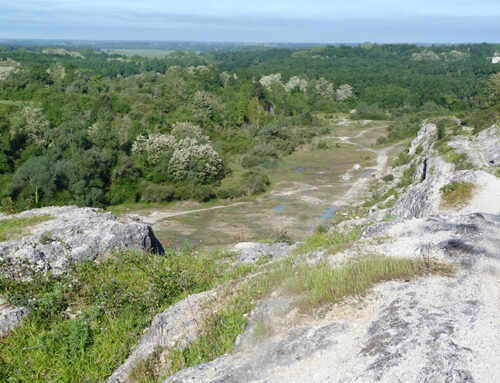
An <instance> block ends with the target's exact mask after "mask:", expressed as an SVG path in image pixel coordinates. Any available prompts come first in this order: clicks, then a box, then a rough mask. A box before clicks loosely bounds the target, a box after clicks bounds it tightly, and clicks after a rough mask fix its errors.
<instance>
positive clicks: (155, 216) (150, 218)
mask: <svg viewBox="0 0 500 383" xmlns="http://www.w3.org/2000/svg"><path fill="white" fill-rule="evenodd" d="M249 203H251V202H236V203H232V204H230V205H218V206H212V207H207V208H204V209H196V210H184V211H176V212H168V211H165V212H163V211H159V210H155V211H154V212H152V213H151V214H149V215H140V214H128V216H130V217H138V218H140V219H141V220H143V221H144V222H145V223H148V224H150V225H154V224H155V223H157V222H158V221H160V220H162V219H164V218H170V217H177V216H180V215H187V214H192V213H200V212H203V211H209V210H217V209H225V208H227V207H233V206H239V205H246V204H249Z"/></svg>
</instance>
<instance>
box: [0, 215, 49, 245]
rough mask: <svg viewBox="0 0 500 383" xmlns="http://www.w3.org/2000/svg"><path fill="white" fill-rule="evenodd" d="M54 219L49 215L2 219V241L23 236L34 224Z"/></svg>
mask: <svg viewBox="0 0 500 383" xmlns="http://www.w3.org/2000/svg"><path fill="white" fill-rule="evenodd" d="M50 219H52V217H51V216H49V215H39V216H35V217H28V218H7V219H2V220H0V242H2V241H7V240H12V239H16V238H19V237H21V236H22V235H23V234H26V233H27V232H28V229H29V227H30V226H32V225H36V224H38V223H40V222H44V221H48V220H50Z"/></svg>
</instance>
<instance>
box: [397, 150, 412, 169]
mask: <svg viewBox="0 0 500 383" xmlns="http://www.w3.org/2000/svg"><path fill="white" fill-rule="evenodd" d="M412 159H413V156H412V155H411V154H409V153H408V150H402V151H401V152H399V153H398V157H397V158H396V159H395V160H394V161H393V163H392V167H393V168H395V167H398V166H402V165H406V164H407V163H409V162H410V161H411V160H412Z"/></svg>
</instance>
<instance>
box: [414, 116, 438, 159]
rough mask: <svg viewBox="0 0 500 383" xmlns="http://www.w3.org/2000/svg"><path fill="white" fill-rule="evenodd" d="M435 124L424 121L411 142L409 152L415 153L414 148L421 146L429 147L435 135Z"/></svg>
mask: <svg viewBox="0 0 500 383" xmlns="http://www.w3.org/2000/svg"><path fill="white" fill-rule="evenodd" d="M436 130H437V128H436V125H434V124H429V123H424V124H423V125H422V127H421V128H420V130H419V131H418V133H417V137H415V139H414V140H413V141H412V142H411V145H410V150H409V154H415V149H417V147H418V146H422V148H423V149H424V150H427V149H429V147H430V145H431V144H432V142H433V141H434V137H435V135H436Z"/></svg>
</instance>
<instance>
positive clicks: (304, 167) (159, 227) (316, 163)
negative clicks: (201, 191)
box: [117, 122, 385, 248]
mask: <svg viewBox="0 0 500 383" xmlns="http://www.w3.org/2000/svg"><path fill="white" fill-rule="evenodd" d="M383 126H384V124H383V123H380V122H372V123H365V124H359V123H355V125H354V123H353V125H352V126H346V125H340V126H333V127H332V131H331V134H330V135H328V136H327V137H323V138H320V139H321V140H324V139H326V140H328V141H329V145H328V149H317V148H316V146H315V144H314V143H313V144H311V145H308V146H307V147H305V148H302V149H301V150H299V151H297V152H294V153H292V154H291V155H290V156H287V157H285V158H283V159H282V160H280V161H278V163H277V164H276V166H275V167H274V168H271V169H269V170H268V174H269V178H270V179H271V188H270V190H269V191H268V192H266V193H265V194H262V195H260V196H257V197H253V198H248V199H244V200H241V201H228V202H226V203H224V202H222V203H221V202H220V201H219V202H215V203H214V202H212V203H208V204H188V205H187V206H186V204H181V203H179V204H174V205H173V204H168V205H164V206H161V205H154V206H146V207H144V206H143V207H141V208H139V207H137V209H134V207H128V208H126V209H125V208H123V209H119V211H117V212H118V213H120V214H131V213H132V214H134V213H135V214H137V215H139V216H140V217H141V218H142V219H143V220H144V221H145V222H147V223H149V224H151V225H153V228H154V230H155V233H156V235H157V236H158V238H159V239H160V241H161V242H162V243H163V245H164V246H165V247H167V248H172V247H173V248H181V247H182V246H183V245H184V243H185V242H186V241H188V242H189V244H190V245H191V246H192V247H195V248H199V247H219V246H224V245H229V244H233V243H236V242H242V241H255V240H265V239H273V238H276V237H277V235H278V234H280V233H281V234H282V235H283V234H286V235H287V236H288V237H289V238H290V239H291V240H294V241H297V240H303V239H304V238H305V237H307V236H308V235H310V234H311V232H312V231H313V230H314V229H315V228H316V227H318V226H319V225H323V224H325V223H328V221H329V220H331V219H333V218H334V217H335V215H336V214H338V213H339V211H342V208H343V207H342V206H335V204H334V201H338V200H339V199H341V196H342V195H343V194H344V193H345V192H346V191H347V190H348V189H349V188H350V186H351V185H352V182H354V181H355V180H356V179H359V177H370V176H371V175H372V174H373V169H370V168H371V167H373V166H374V164H375V159H376V155H374V153H373V152H370V151H368V150H367V149H365V148H364V144H368V145H369V144H370V142H365V141H363V135H364V134H361V136H359V137H357V138H356V141H354V138H353V137H355V136H357V135H359V134H360V133H361V132H362V131H365V130H366V133H367V134H369V137H368V140H373V137H374V136H380V135H381V134H384V132H385V129H384V128H383ZM368 129H371V130H368ZM348 133H349V134H348ZM346 136H348V137H349V136H350V137H351V138H353V141H350V139H349V140H348V141H350V142H352V143H342V144H341V145H335V143H336V142H338V141H339V139H338V137H346ZM330 143H331V144H330ZM354 143H355V144H354ZM360 145H361V146H360ZM355 164H360V165H361V168H360V169H358V170H354V171H352V172H351V177H352V178H351V180H350V181H348V182H346V181H343V180H342V175H343V174H345V173H346V172H347V171H348V170H349V169H352V168H353V166H354V165H355ZM235 202H236V203H235Z"/></svg>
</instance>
